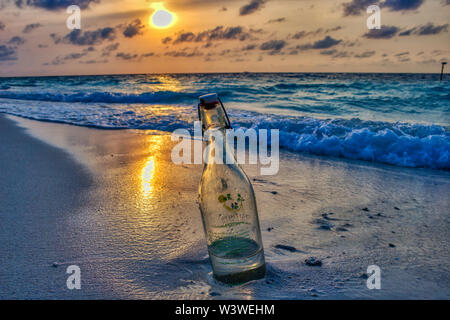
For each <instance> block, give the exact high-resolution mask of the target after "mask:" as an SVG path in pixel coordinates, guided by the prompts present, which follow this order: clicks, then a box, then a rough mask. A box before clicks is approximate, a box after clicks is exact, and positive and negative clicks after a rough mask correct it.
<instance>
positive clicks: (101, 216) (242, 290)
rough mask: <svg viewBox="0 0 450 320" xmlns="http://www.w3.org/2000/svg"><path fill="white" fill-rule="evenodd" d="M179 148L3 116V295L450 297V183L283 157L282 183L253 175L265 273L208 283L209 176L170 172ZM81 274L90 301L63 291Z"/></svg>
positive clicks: (147, 134) (180, 169)
mask: <svg viewBox="0 0 450 320" xmlns="http://www.w3.org/2000/svg"><path fill="white" fill-rule="evenodd" d="M173 144H174V143H173V142H171V139H170V135H168V134H167V133H162V132H155V131H136V130H98V129H91V128H85V127H76V126H71V125H65V124H56V123H47V122H38V121H32V120H26V119H22V118H17V117H12V116H2V115H0V231H1V232H0V262H1V268H0V298H1V299H29V298H31V299H336V298H339V299H354V298H375V299H381V298H385V299H408V298H424V299H434V298H444V299H449V298H450V254H449V252H450V251H449V235H450V228H449V226H450V224H449V211H448V210H449V208H450V200H449V199H450V197H449V190H450V173H449V172H445V171H437V170H425V169H407V168H399V167H394V166H387V165H379V164H372V163H368V162H359V161H348V160H342V159H335V158H327V157H313V156H309V155H303V154H294V153H290V152H286V151H282V152H281V159H280V171H279V173H278V174H277V175H275V176H261V175H260V173H259V168H258V167H257V166H251V165H246V166H243V167H244V169H245V171H246V172H247V174H248V176H249V177H250V179H251V180H252V182H253V186H254V189H255V193H256V197H257V202H258V207H259V216H260V220H261V228H262V234H263V242H264V247H265V254H266V261H267V264H268V273H267V277H266V278H265V279H263V280H260V281H255V282H252V283H248V284H246V285H242V286H236V287H229V286H225V285H221V284H220V283H217V282H215V281H214V280H213V278H212V276H211V267H210V264H209V260H208V255H207V251H206V244H205V239H204V233H203V227H202V224H201V218H200V212H199V210H198V203H197V187H198V184H199V181H200V175H201V172H202V166H201V165H179V166H177V165H175V164H173V163H172V161H171V157H170V152H171V148H172V146H173ZM280 245H281V246H280ZM286 246H289V247H286ZM291 247H293V248H291ZM294 248H295V250H294ZM289 249H290V250H289ZM310 257H316V258H317V259H319V260H321V262H322V265H321V266H310V265H308V264H306V263H305V260H306V259H308V258H310ZM70 265H77V266H79V267H80V269H81V284H82V287H81V290H69V289H67V287H66V279H67V277H68V275H67V274H66V268H67V267H68V266H70ZM369 265H377V266H379V267H380V268H381V289H380V290H369V289H368V288H367V286H366V277H367V276H366V271H367V267H368V266H369Z"/></svg>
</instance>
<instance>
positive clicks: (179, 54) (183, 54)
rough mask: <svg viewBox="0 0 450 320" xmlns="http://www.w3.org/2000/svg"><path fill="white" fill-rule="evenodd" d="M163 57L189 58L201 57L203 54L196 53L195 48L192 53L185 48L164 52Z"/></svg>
mask: <svg viewBox="0 0 450 320" xmlns="http://www.w3.org/2000/svg"><path fill="white" fill-rule="evenodd" d="M164 55H165V56H168V57H173V58H191V57H200V56H203V53H202V52H200V51H198V50H197V48H195V49H194V50H192V51H187V49H186V48H185V49H183V50H179V51H169V52H166V53H165V54H164Z"/></svg>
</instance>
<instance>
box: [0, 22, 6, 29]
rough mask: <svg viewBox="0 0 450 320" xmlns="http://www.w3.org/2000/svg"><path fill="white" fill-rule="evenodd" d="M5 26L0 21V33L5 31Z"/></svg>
mask: <svg viewBox="0 0 450 320" xmlns="http://www.w3.org/2000/svg"><path fill="white" fill-rule="evenodd" d="M5 27H6V26H5V24H4V23H3V22H1V21H0V31H2V30H5Z"/></svg>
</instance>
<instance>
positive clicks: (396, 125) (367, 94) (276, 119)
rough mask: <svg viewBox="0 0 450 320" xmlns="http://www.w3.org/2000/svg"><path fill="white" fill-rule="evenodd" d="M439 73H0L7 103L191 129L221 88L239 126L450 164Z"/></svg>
mask: <svg viewBox="0 0 450 320" xmlns="http://www.w3.org/2000/svg"><path fill="white" fill-rule="evenodd" d="M438 79H439V75H430V74H338V73H329V74H325V73H323V74H303V73H280V74H276V73H275V74H273V73H272V74H253V73H239V74H165V75H110V76H73V77H70V76H69V77H28V78H0V112H5V113H8V114H13V115H17V116H22V117H27V118H31V119H37V120H45V121H55V122H63V123H69V124H74V125H80V126H89V127H97V128H105V129H155V130H162V131H167V132H171V131H173V130H175V129H178V128H189V129H192V127H193V121H194V120H196V117H197V111H196V104H197V101H198V96H200V95H202V94H205V93H208V92H217V93H219V95H220V96H221V98H222V100H223V101H224V103H225V104H226V106H227V108H228V110H229V114H230V118H231V121H232V122H233V124H234V127H242V128H244V129H245V128H255V129H279V130H280V146H281V147H283V148H286V149H288V150H291V151H295V152H305V153H310V154H316V155H326V156H335V157H342V158H347V159H358V160H366V161H371V162H380V163H387V164H392V165H398V166H406V167H424V168H432V169H444V170H448V169H450V81H448V80H444V81H442V82H439V81H438Z"/></svg>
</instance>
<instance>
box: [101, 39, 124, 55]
mask: <svg viewBox="0 0 450 320" xmlns="http://www.w3.org/2000/svg"><path fill="white" fill-rule="evenodd" d="M119 45H120V43H119V42H116V43H113V44H109V45H107V46H106V47H104V48H103V50H102V57H109V55H110V54H111V52H113V51H116V50H117V49H118V48H119Z"/></svg>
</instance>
